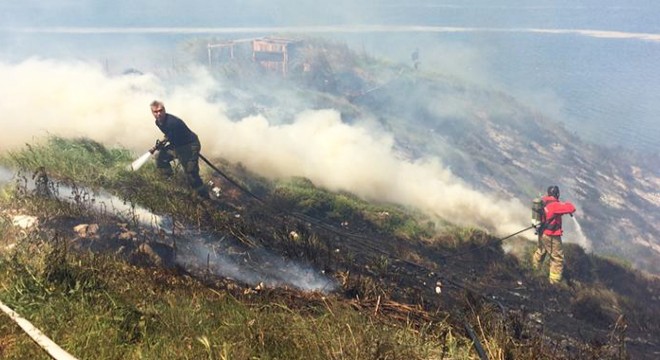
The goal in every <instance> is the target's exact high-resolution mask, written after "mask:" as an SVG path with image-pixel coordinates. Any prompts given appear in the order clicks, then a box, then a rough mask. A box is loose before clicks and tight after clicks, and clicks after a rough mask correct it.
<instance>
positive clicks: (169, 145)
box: [151, 100, 209, 199]
mask: <svg viewBox="0 0 660 360" xmlns="http://www.w3.org/2000/svg"><path fill="white" fill-rule="evenodd" d="M151 113H152V114H153V115H154V118H155V119H156V126H158V128H159V129H160V131H162V132H163V134H165V139H163V141H162V142H160V143H159V142H157V143H156V146H154V149H152V150H155V149H158V150H160V151H159V152H158V155H157V156H156V167H157V168H158V170H159V171H160V172H161V174H163V175H165V176H167V177H171V176H172V175H173V174H174V171H173V170H172V165H171V164H170V162H171V161H173V160H174V159H175V158H176V159H177V160H178V161H179V164H181V166H182V167H183V169H184V171H185V173H186V182H187V183H188V185H189V186H190V188H192V189H193V190H194V191H195V192H196V193H197V194H198V195H199V196H200V197H201V198H202V199H208V198H209V194H208V191H207V189H206V186H205V185H204V183H203V182H202V179H201V178H200V176H199V152H200V150H201V149H202V145H201V144H200V142H199V138H198V137H197V134H195V133H194V132H192V131H191V130H190V128H188V126H187V125H186V123H184V122H183V120H181V119H179V118H178V117H176V116H174V115H172V114H168V113H167V112H165V106H164V105H163V103H162V102H161V101H158V100H154V101H153V102H152V103H151ZM163 144H164V145H163Z"/></svg>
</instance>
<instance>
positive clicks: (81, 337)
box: [0, 138, 471, 359]
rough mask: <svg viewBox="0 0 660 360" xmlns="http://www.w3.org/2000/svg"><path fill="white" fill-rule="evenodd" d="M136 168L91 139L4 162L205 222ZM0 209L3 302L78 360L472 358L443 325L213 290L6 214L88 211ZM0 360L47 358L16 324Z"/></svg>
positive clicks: (21, 196)
mask: <svg viewBox="0 0 660 360" xmlns="http://www.w3.org/2000/svg"><path fill="white" fill-rule="evenodd" d="M132 158H133V157H132V155H131V154H130V153H128V152H126V151H124V150H121V149H116V150H109V149H106V148H105V147H103V146H101V145H100V144H98V143H95V142H93V141H90V140H88V139H76V140H65V139H61V138H51V139H49V140H48V141H47V142H46V143H44V144H42V145H34V146H28V147H27V148H26V149H24V150H22V151H19V152H13V153H9V154H8V155H5V156H3V157H2V159H1V161H2V163H4V164H5V165H7V166H10V167H12V168H15V169H19V170H20V171H21V172H22V173H26V174H29V173H31V172H34V171H36V169H38V168H39V167H44V168H45V169H46V170H47V173H48V174H49V175H51V176H53V177H57V178H61V179H71V181H73V180H74V179H75V182H76V183H77V184H79V185H85V186H90V187H103V188H106V189H107V190H110V191H113V192H114V193H117V194H120V195H122V196H123V197H125V198H127V199H129V200H128V201H132V202H137V203H140V204H144V205H145V206H148V207H149V208H152V209H155V210H158V211H160V212H175V213H176V214H177V216H178V217H179V218H183V219H187V220H188V221H192V222H194V221H195V220H198V219H197V217H199V212H198V211H197V209H196V208H195V207H194V206H192V205H187V204H188V203H190V202H189V201H186V200H187V196H188V194H187V193H186V192H185V191H181V190H176V189H173V188H176V187H172V186H171V184H169V183H166V182H163V181H162V180H160V179H159V178H158V176H157V175H156V173H155V170H154V168H153V166H150V165H147V166H145V168H144V169H143V170H141V172H138V173H132V172H127V171H126V170H125V165H126V164H127V163H130V161H131V160H132ZM26 176H29V175H26ZM136 188H139V191H136ZM285 188H286V189H287V192H286V194H285V195H292V197H291V199H290V200H289V201H292V202H295V203H297V202H300V201H302V200H301V199H303V198H305V197H306V196H307V195H309V198H310V199H313V201H314V204H308V205H310V206H311V207H313V208H314V209H316V210H315V211H318V209H323V208H324V207H325V205H324V204H326V205H327V204H331V205H330V208H329V209H328V211H329V212H330V213H333V214H336V215H337V216H340V215H341V216H347V215H351V214H353V213H359V211H355V209H353V208H355V207H358V206H364V205H360V202H359V201H358V200H357V199H354V198H350V197H348V196H344V197H339V200H337V201H336V202H334V201H332V200H331V199H330V197H329V196H330V195H329V194H328V193H326V192H322V191H318V193H316V194H315V193H313V192H310V191H311V190H310V189H309V187H308V186H301V185H299V186H291V184H288V185H287V184H285V185H282V186H280V187H278V189H285ZM300 189H304V191H303V190H300ZM294 194H295V196H293V195H294ZM282 195H283V194H280V196H282ZM0 201H1V202H2V204H1V205H2V208H3V209H6V210H7V211H6V212H5V213H4V214H3V216H2V217H1V219H2V220H1V221H0V231H1V233H0V236H1V238H2V239H3V240H2V248H5V247H6V246H8V245H14V244H15V247H13V248H12V249H11V250H5V251H2V252H1V254H0V279H1V280H0V299H1V300H2V301H3V302H5V303H6V304H7V305H8V306H10V307H12V308H13V309H14V310H15V311H17V312H18V313H19V314H21V315H22V316H24V317H25V318H27V319H29V320H30V321H31V322H32V323H33V324H34V325H35V326H37V327H39V328H40V329H42V331H44V332H45V333H46V334H48V335H49V336H50V337H51V338H52V339H53V340H54V341H55V342H57V343H58V344H60V346H62V347H63V348H65V349H66V350H68V351H69V352H70V353H72V354H74V355H75V356H77V357H79V358H81V359H85V358H99V359H142V358H147V359H204V358H208V359H253V358H258V359H311V358H314V359H344V358H354V359H369V358H379V359H400V358H410V359H427V358H433V357H437V356H438V354H439V353H441V352H445V353H446V354H452V356H457V357H460V358H469V357H470V355H469V354H470V351H471V350H470V344H469V342H467V340H466V339H465V338H464V337H462V336H460V335H459V334H455V333H454V332H453V331H452V330H451V328H450V327H448V326H447V325H442V324H427V325H425V326H422V327H420V326H419V324H417V325H415V324H413V323H407V322H397V321H393V322H392V321H383V320H382V319H380V318H378V317H373V316H369V315H368V314H365V313H364V312H361V311H358V310H356V309H355V308H353V307H351V306H350V304H348V303H346V302H345V301H342V299H341V297H340V298H336V297H335V296H332V295H330V296H328V295H322V294H299V293H289V292H286V291H284V292H282V293H280V292H278V291H277V290H268V291H264V292H261V293H258V294H254V293H253V292H250V291H247V290H246V289H245V288H243V287H241V286H236V285H232V286H226V287H224V288H223V289H222V290H218V289H214V288H213V287H208V286H206V285H203V284H201V283H200V282H199V281H197V280H195V279H193V278H191V277H188V276H182V275H181V274H177V273H176V272H172V271H167V270H161V269H154V268H143V267H136V266H133V265H130V264H128V263H126V262H124V261H120V260H118V259H116V258H113V257H112V256H107V255H99V254H93V253H79V252H72V251H70V250H69V248H68V245H67V240H66V239H64V238H63V237H62V236H61V235H60V234H59V233H58V232H57V231H53V230H48V229H46V228H44V229H43V230H42V231H20V230H18V229H17V228H15V227H12V226H11V224H10V217H9V214H12V213H21V212H23V213H29V214H34V215H36V216H38V217H40V218H42V217H43V218H44V219H55V218H62V217H82V218H87V219H93V218H94V217H95V216H96V215H95V214H94V213H93V212H92V211H90V210H89V208H88V207H87V206H86V204H85V202H84V201H79V202H74V203H67V202H62V201H58V200H57V199H44V198H42V197H39V196H34V195H33V194H31V193H30V192H29V191H21V187H20V186H19V187H12V186H8V187H5V189H4V191H3V196H2V198H1V199H0ZM374 211H375V210H374ZM383 211H384V210H383ZM390 211H392V209H390ZM401 214H403V213H401ZM402 216H403V215H400V216H399V217H402ZM399 223H400V224H402V225H403V226H407V225H406V222H405V221H399ZM388 226H390V227H392V226H393V225H388ZM292 297H294V298H296V297H298V298H301V299H302V301H294V302H292V301H291V298H292ZM292 304H293V305H292ZM0 355H1V356H2V357H3V358H7V359H25V358H33V359H40V358H47V355H46V354H45V352H43V351H42V350H41V349H39V348H38V347H37V346H36V344H34V343H33V342H32V341H31V340H30V339H29V338H28V337H27V335H25V334H23V333H22V332H21V331H20V329H19V328H18V327H17V326H16V325H14V324H13V323H12V322H9V321H2V322H0Z"/></svg>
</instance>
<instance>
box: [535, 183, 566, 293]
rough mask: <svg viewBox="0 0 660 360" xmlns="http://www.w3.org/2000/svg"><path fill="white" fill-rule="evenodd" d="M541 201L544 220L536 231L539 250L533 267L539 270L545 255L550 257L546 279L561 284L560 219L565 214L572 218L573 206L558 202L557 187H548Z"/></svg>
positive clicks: (562, 258) (561, 232)
mask: <svg viewBox="0 0 660 360" xmlns="http://www.w3.org/2000/svg"><path fill="white" fill-rule="evenodd" d="M541 200H542V201H543V204H544V210H545V219H544V221H543V222H542V224H541V225H540V228H539V229H538V230H539V248H538V249H537V250H536V252H534V257H533V265H534V268H535V269H540V268H541V265H542V264H543V260H544V259H545V257H546V255H550V274H549V276H548V277H549V280H550V283H551V284H556V283H559V282H561V280H562V272H563V270H564V250H563V249H562V245H561V236H562V234H563V230H562V227H561V217H562V215H565V214H570V215H571V216H573V215H572V214H573V213H574V212H575V206H574V205H573V204H571V203H570V202H561V201H559V187H558V186H556V185H552V186H550V187H548V195H547V196H544V197H543V198H542V199H541Z"/></svg>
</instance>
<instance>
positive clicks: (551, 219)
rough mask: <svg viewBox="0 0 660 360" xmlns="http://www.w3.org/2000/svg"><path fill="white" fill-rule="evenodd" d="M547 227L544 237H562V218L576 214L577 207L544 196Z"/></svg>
mask: <svg viewBox="0 0 660 360" xmlns="http://www.w3.org/2000/svg"><path fill="white" fill-rule="evenodd" d="M542 200H543V203H544V204H545V218H546V219H547V220H546V225H545V228H544V230H543V235H548V236H561V235H562V234H563V233H564V231H563V230H562V228H561V216H562V215H565V214H572V213H574V212H575V206H574V205H573V204H571V203H570V202H568V201H567V202H561V201H559V200H557V199H556V198H555V197H554V196H544V197H543V199H542Z"/></svg>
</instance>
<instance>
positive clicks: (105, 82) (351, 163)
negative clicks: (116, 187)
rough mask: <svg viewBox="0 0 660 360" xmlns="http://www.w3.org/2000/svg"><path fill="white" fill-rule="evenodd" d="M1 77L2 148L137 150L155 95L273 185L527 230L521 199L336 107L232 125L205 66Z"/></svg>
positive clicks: (71, 66)
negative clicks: (478, 183)
mask: <svg viewBox="0 0 660 360" xmlns="http://www.w3.org/2000/svg"><path fill="white" fill-rule="evenodd" d="M0 77H2V78H3V79H7V81H3V82H2V84H1V85H0V96H2V97H3V98H5V99H11V101H3V102H2V103H0V112H1V113H2V114H3V117H2V118H1V119H0V126H2V128H3V129H5V131H3V132H2V135H0V137H1V138H0V151H5V150H7V149H11V148H15V147H18V146H22V145H23V144H24V143H26V142H34V141H39V139H41V138H43V137H44V136H46V135H49V134H52V135H59V136H65V137H79V136H85V137H89V138H92V139H94V140H97V141H99V142H102V143H104V144H107V145H109V146H113V145H120V146H124V147H127V148H129V149H132V150H134V151H135V152H136V153H141V152H143V151H144V150H146V149H147V148H148V147H150V146H151V145H152V142H153V140H155V139H156V138H158V137H160V136H161V134H160V132H159V131H158V129H157V128H156V127H155V126H154V124H153V118H152V117H151V114H150V113H149V106H148V105H149V102H150V101H151V100H153V99H154V98H158V99H162V100H164V101H165V105H166V109H167V110H168V111H169V112H171V113H173V114H175V115H178V116H180V117H181V118H183V119H184V120H186V122H188V124H189V125H190V127H191V128H193V129H194V130H195V131H196V132H197V133H198V134H199V135H200V137H201V140H202V147H203V149H202V152H203V153H204V154H205V155H206V156H207V157H211V158H213V157H223V158H226V159H227V160H229V161H232V162H240V163H242V164H244V165H245V166H247V167H248V168H250V169H251V170H253V171H255V172H257V173H259V174H261V175H264V176H267V177H271V178H279V177H288V176H305V177H307V178H309V179H310V180H312V181H313V182H314V183H315V184H317V185H319V186H323V187H326V188H328V189H331V190H346V191H350V192H353V193H355V194H357V195H359V196H361V197H363V198H365V199H369V200H380V201H391V202H396V203H400V204H404V205H409V206H414V207H417V208H419V209H421V210H424V211H426V212H427V213H429V214H431V215H435V216H439V217H442V218H445V219H450V220H451V221H452V222H456V223H459V224H463V225H473V226H479V227H483V228H486V229H487V230H490V231H494V232H496V233H498V234H500V235H506V234H509V233H512V232H514V231H517V230H520V229H521V228H523V227H525V226H526V221H527V217H528V214H527V210H526V207H525V206H523V205H522V204H521V203H520V202H519V201H517V200H509V199H507V200H502V199H496V198H493V197H492V196H489V195H487V194H482V193H479V192H478V191H476V190H474V189H472V188H470V186H468V185H466V184H465V183H464V182H463V181H461V180H460V179H459V178H457V177H456V176H454V175H453V174H452V173H451V171H450V170H448V169H447V168H446V167H444V166H443V164H442V160H441V159H438V158H424V159H420V160H416V161H411V160H407V159H405V158H402V157H401V156H400V154H397V152H396V151H395V149H394V146H393V144H394V141H393V137H392V135H391V134H388V133H386V132H384V131H382V130H379V129H377V128H374V127H373V126H371V125H369V124H371V123H370V122H368V121H366V120H368V119H365V122H364V123H361V122H359V121H358V122H357V123H356V124H353V125H348V124H346V123H344V122H342V119H341V114H340V113H339V112H338V111H336V110H333V109H325V110H308V111H303V112H301V113H299V114H298V115H297V117H296V118H295V119H293V120H292V121H291V122H290V123H287V124H274V123H271V122H270V121H269V119H268V118H266V117H265V116H263V115H255V116H250V117H245V118H238V119H231V118H229V117H228V115H227V113H226V111H225V109H226V106H225V104H223V103H222V102H221V101H220V102H219V101H211V100H209V99H212V98H213V96H212V95H213V94H215V91H217V89H218V88H222V87H223V86H226V85H225V84H221V83H218V82H216V81H215V80H214V79H213V78H212V77H211V76H209V75H208V74H207V73H206V71H205V70H204V69H203V68H194V69H192V70H191V72H190V74H189V75H188V76H187V79H186V80H185V81H177V82H176V83H174V84H173V83H165V82H164V81H163V80H161V79H159V78H157V77H155V76H153V75H141V76H135V75H126V76H108V75H106V74H105V72H104V71H103V69H102V66H99V65H95V64H89V63H82V62H76V63H70V62H58V61H52V60H38V59H31V60H26V61H23V62H20V63H17V64H6V63H0Z"/></svg>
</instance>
